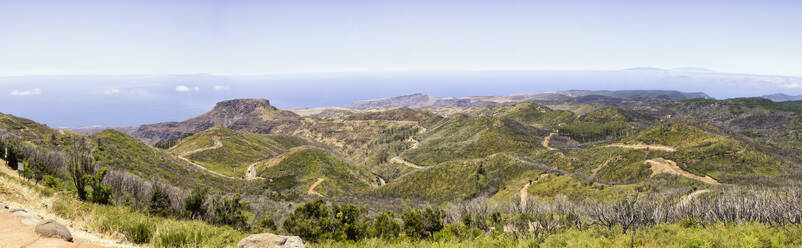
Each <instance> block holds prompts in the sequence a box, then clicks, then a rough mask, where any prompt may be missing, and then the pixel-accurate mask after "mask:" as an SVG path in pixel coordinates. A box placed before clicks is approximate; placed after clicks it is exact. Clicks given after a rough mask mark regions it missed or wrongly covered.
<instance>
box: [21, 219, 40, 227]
mask: <svg viewBox="0 0 802 248" xmlns="http://www.w3.org/2000/svg"><path fill="white" fill-rule="evenodd" d="M20 222H22V224H23V225H26V226H29V227H36V226H38V225H39V224H40V223H39V221H38V220H36V219H34V218H22V219H20Z"/></svg>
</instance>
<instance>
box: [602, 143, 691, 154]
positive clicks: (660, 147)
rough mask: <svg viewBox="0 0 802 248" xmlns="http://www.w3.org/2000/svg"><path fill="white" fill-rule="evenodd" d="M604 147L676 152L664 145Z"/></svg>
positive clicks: (615, 145) (674, 149) (617, 145)
mask: <svg viewBox="0 0 802 248" xmlns="http://www.w3.org/2000/svg"><path fill="white" fill-rule="evenodd" d="M605 147H619V148H627V149H639V150H646V149H649V150H656V151H665V152H675V151H677V149H676V148H674V147H670V146H664V145H647V144H634V145H633V144H610V145H606V146H605Z"/></svg>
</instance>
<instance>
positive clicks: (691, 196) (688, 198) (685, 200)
mask: <svg viewBox="0 0 802 248" xmlns="http://www.w3.org/2000/svg"><path fill="white" fill-rule="evenodd" d="M707 192H710V190H709V189H700V190H697V191H694V192H691V193H690V194H688V195H686V196H683V197H682V198H681V199H679V202H677V205H676V206H677V207H681V206H687V205H688V204H690V203H691V201H693V199H696V197H698V196H699V195H701V194H704V193H707Z"/></svg>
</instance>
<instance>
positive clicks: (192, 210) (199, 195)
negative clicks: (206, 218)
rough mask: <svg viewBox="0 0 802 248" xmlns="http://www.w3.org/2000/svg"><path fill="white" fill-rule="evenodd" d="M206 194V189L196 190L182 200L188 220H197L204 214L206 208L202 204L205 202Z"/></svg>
mask: <svg viewBox="0 0 802 248" xmlns="http://www.w3.org/2000/svg"><path fill="white" fill-rule="evenodd" d="M207 192H208V191H207V190H206V189H201V188H196V189H193V190H192V193H190V195H189V196H187V198H185V199H184V210H185V211H186V212H187V214H188V215H189V218H192V219H198V218H201V217H203V215H205V214H206V208H205V207H204V206H203V203H204V202H206V194H207Z"/></svg>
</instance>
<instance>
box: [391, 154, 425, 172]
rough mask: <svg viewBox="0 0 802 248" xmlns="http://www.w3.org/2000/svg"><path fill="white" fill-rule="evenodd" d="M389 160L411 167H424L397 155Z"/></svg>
mask: <svg viewBox="0 0 802 248" xmlns="http://www.w3.org/2000/svg"><path fill="white" fill-rule="evenodd" d="M390 162H393V163H399V164H403V165H406V166H409V167H412V168H415V169H424V168H426V167H423V166H420V165H416V164H413V163H410V162H409V161H406V160H404V159H403V158H401V157H397V156H396V157H393V158H392V159H390Z"/></svg>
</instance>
